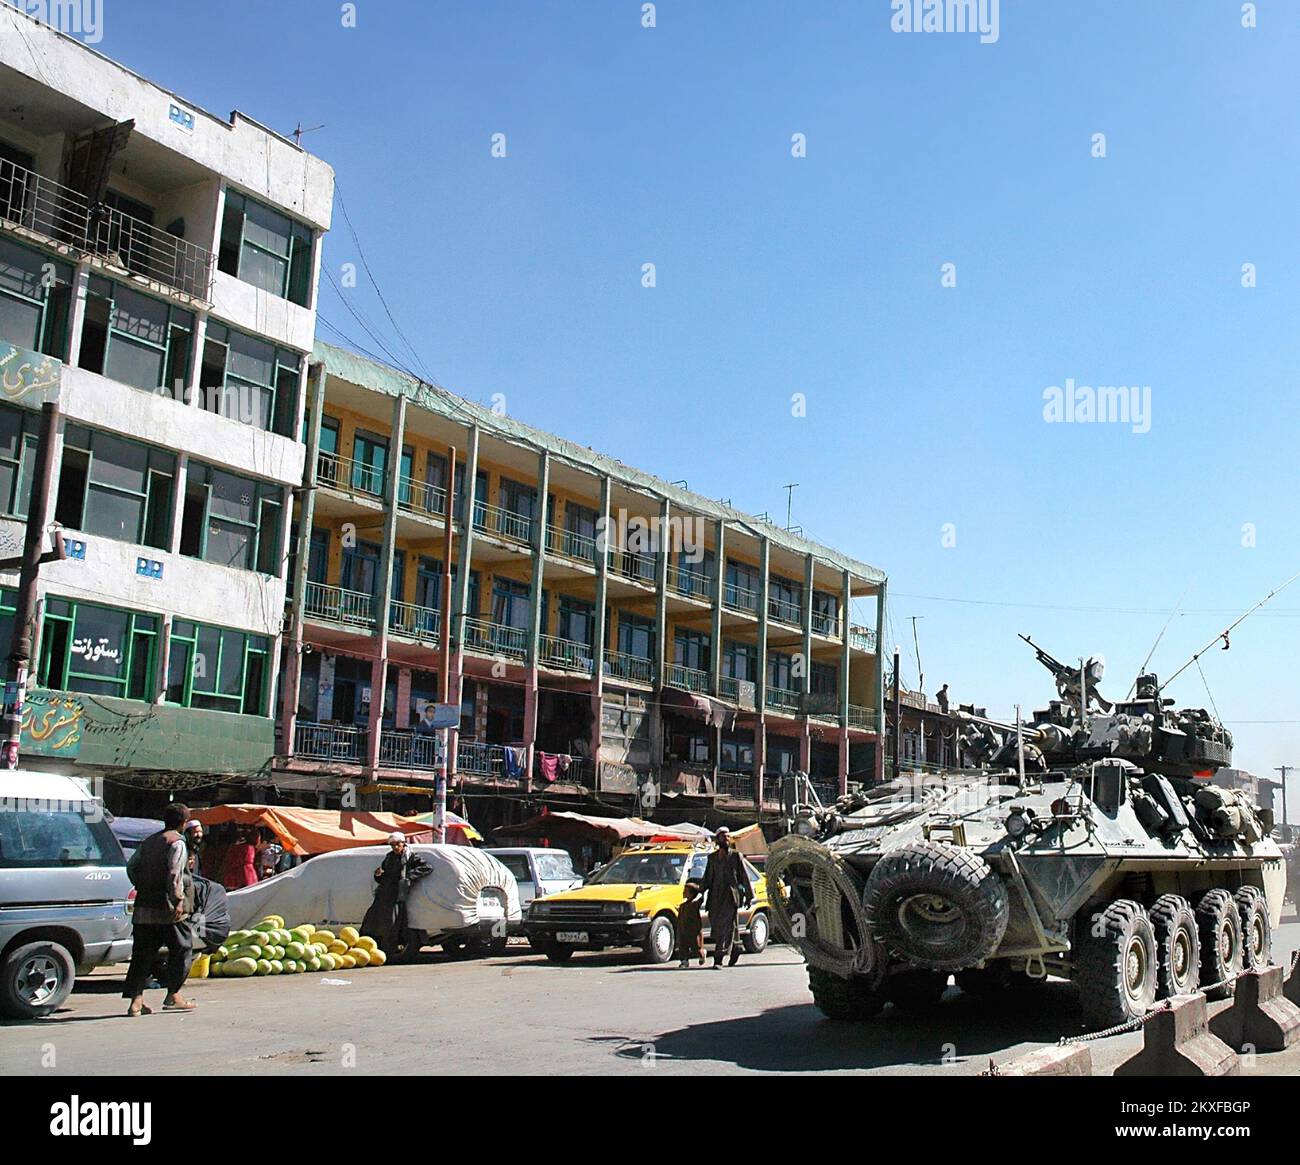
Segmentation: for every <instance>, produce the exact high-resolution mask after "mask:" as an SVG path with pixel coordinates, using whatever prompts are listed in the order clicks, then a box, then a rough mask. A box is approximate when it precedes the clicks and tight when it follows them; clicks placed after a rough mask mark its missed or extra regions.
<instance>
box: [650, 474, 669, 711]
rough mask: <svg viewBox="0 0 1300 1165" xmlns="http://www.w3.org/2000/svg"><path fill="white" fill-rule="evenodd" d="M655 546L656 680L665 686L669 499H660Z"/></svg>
mask: <svg viewBox="0 0 1300 1165" xmlns="http://www.w3.org/2000/svg"><path fill="white" fill-rule="evenodd" d="M653 545H654V548H655V646H656V648H657V650H656V652H655V654H656V655H657V656H658V657H659V658H658V660H657V661H656V668H657V670H656V671H655V681H656V683H657V684H658V685H659V686H661V687H662V686H663V682H664V673H665V672H666V670H667V667H666V662H667V659H668V499H667V498H660V499H659V530H658V532H657V533H656V534H655V538H654V543H653Z"/></svg>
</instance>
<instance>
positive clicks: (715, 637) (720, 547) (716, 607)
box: [709, 518, 739, 789]
mask: <svg viewBox="0 0 1300 1165" xmlns="http://www.w3.org/2000/svg"><path fill="white" fill-rule="evenodd" d="M713 568H714V569H713V580H712V581H713V593H712V594H711V595H710V599H711V602H712V606H713V610H712V611H711V612H710V614H711V615H712V620H711V623H710V629H709V634H710V635H711V636H712V638H711V639H710V641H709V673H710V674H709V684H710V691H712V692H713V694H714V695H715V696H716V695H720V694H721V685H722V599H723V596H724V594H725V593H726V592H725V590H724V587H725V582H726V577H727V523H726V521H725V520H724V519H722V518H719V519H718V520H717V521H716V522H714V523H713ZM737 705H739V701H737ZM721 764H722V725H721V724H719V725H718V726H717V727H716V728H715V729H714V731H713V785H714V788H715V789H716V788H717V783H718V773H719V771H720V768H719V766H720V765H721Z"/></svg>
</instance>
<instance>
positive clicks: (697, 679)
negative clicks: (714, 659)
mask: <svg viewBox="0 0 1300 1165" xmlns="http://www.w3.org/2000/svg"><path fill="white" fill-rule="evenodd" d="M665 666H666V667H667V669H668V670H667V682H668V686H669V687H670V688H681V689H682V690H683V691H687V692H707V691H708V690H709V673H708V672H706V671H701V670H700V669H699V668H695V667H687V666H686V665H685V664H680V663H668V664H666V665H665Z"/></svg>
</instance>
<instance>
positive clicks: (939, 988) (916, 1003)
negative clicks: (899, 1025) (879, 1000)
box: [880, 971, 948, 1014]
mask: <svg viewBox="0 0 1300 1165" xmlns="http://www.w3.org/2000/svg"><path fill="white" fill-rule="evenodd" d="M880 990H881V993H882V994H883V995H884V996H885V998H886V999H888V1000H889V1002H890V1003H892V1004H893V1005H894V1006H895V1007H897V1008H898V1009H899V1010H900V1011H907V1012H911V1013H912V1014H920V1013H923V1012H927V1011H930V1010H931V1009H933V1008H934V1007H936V1006H937V1005H938V1003H939V1001H940V1000H941V999H942V998H943V993H944V992H945V991H947V990H948V972H947V971H899V972H898V973H897V974H894V975H891V976H890V977H889V978H888V979H886V980H885V982H884V984H883V985H882V986H881V988H880Z"/></svg>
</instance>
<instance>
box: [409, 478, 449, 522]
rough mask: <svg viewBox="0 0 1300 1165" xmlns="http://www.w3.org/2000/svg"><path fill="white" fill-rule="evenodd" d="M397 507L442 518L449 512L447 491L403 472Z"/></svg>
mask: <svg viewBox="0 0 1300 1165" xmlns="http://www.w3.org/2000/svg"><path fill="white" fill-rule="evenodd" d="M397 508H398V509H400V510H406V511H407V512H408V513H411V514H423V515H426V516H429V517H438V518H441V517H443V516H445V515H446V513H447V491H446V490H445V489H443V488H442V486H439V485H430V484H429V483H428V482H427V481H417V480H416V479H415V478H413V477H410V476H409V475H407V474H403V475H402V477H401V479H400V480H399V481H398V483H397Z"/></svg>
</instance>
